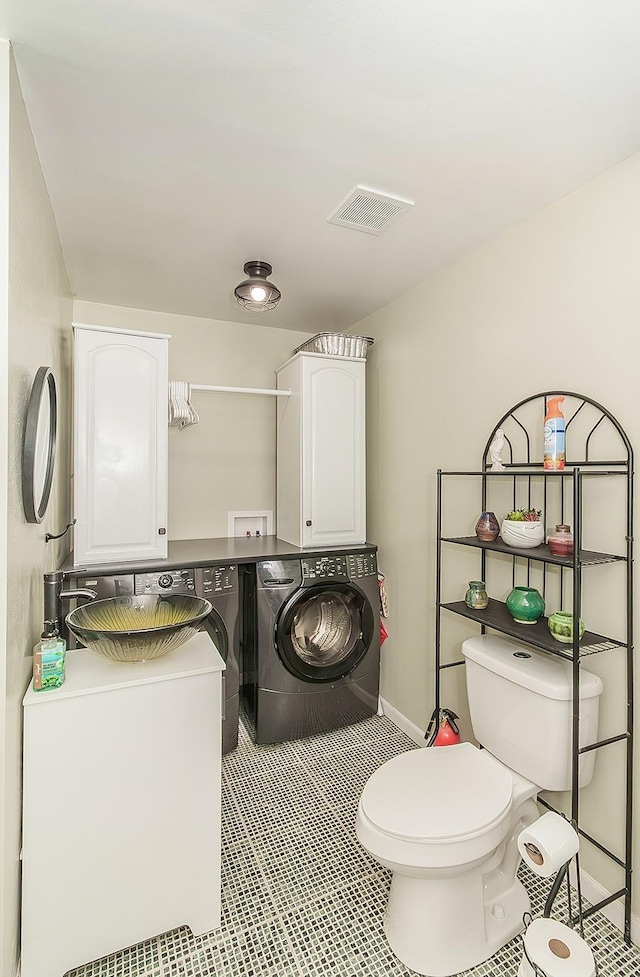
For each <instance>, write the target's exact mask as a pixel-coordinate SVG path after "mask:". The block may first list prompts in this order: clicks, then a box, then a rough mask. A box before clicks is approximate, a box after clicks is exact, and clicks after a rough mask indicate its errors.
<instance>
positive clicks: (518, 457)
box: [435, 390, 634, 945]
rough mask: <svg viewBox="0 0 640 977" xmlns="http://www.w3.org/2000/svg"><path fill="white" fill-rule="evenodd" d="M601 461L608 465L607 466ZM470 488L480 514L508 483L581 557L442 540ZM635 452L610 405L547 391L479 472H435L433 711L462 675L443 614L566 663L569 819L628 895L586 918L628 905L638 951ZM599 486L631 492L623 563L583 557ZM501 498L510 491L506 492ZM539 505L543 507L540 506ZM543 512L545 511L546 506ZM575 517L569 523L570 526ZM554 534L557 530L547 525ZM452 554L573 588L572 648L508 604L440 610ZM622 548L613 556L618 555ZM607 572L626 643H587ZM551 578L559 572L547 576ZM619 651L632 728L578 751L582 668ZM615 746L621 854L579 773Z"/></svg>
mask: <svg viewBox="0 0 640 977" xmlns="http://www.w3.org/2000/svg"><path fill="white" fill-rule="evenodd" d="M556 396H563V397H564V398H565V401H564V405H563V408H562V410H563V414H564V415H565V419H566V464H565V468H564V469H563V470H561V471H550V470H545V469H544V467H543V463H542V427H543V419H544V416H545V414H546V406H547V400H548V398H550V397H556ZM499 430H502V432H503V434H504V448H503V452H502V453H503V455H505V454H506V458H505V457H503V458H502V464H503V466H504V468H503V470H496V469H494V468H492V458H491V456H490V446H491V445H492V442H493V440H494V438H495V436H496V433H497V432H498V431H499ZM599 456H600V457H599ZM461 476H463V477H466V478H467V479H469V478H472V477H477V478H479V480H480V483H481V509H480V511H486V510H487V508H488V499H489V496H490V494H491V491H492V487H495V485H496V484H500V482H501V481H502V480H506V481H507V485H508V487H510V488H511V492H510V493H509V494H510V497H511V500H512V504H511V507H512V508H514V509H515V508H518V507H519V506H524V505H526V506H527V507H533V506H532V503H533V500H534V497H535V501H536V505H535V507H536V508H542V510H543V518H544V516H545V515H546V514H547V506H549V507H550V509H551V511H555V512H556V513H557V518H556V519H555V520H554V521H555V522H558V523H560V522H569V523H570V524H571V525H572V526H573V535H574V553H573V555H572V556H569V557H564V556H555V555H553V554H552V553H550V552H549V548H548V546H547V545H545V544H543V545H541V546H538V547H535V548H534V549H521V548H516V547H511V546H507V545H506V544H505V543H503V542H502V540H501V539H500V538H498V539H496V540H495V541H493V542H485V541H482V540H480V539H478V538H477V537H476V536H451V535H443V531H442V530H443V502H444V491H445V489H444V486H445V482H446V481H447V479H448V478H460V477H461ZM633 478H634V473H633V449H632V447H631V443H630V441H629V439H628V437H627V435H626V433H625V431H624V430H623V428H622V427H621V425H620V424H619V423H618V421H617V420H616V419H615V417H614V416H613V415H612V414H611V413H609V411H607V410H606V409H605V408H604V407H603V406H602V405H600V404H598V403H597V402H596V401H594V400H592V399H591V398H589V397H586V396H584V395H582V394H577V393H569V392H565V391H561V390H556V391H546V392H543V393H539V394H535V395H534V396H532V397H528V398H526V399H525V400H522V401H520V402H519V403H518V404H516V405H515V406H514V407H512V408H511V409H510V410H509V411H508V412H507V413H506V414H504V415H503V417H501V418H500V420H499V421H498V423H497V424H496V425H495V427H494V428H493V430H492V431H491V434H490V435H489V437H488V439H487V442H486V444H485V447H484V451H483V454H482V465H481V469H480V470H479V471H443V470H442V469H438V472H437V553H436V625H435V645H436V648H435V658H436V681H435V707H436V710H440V707H441V688H440V686H441V676H442V673H443V671H444V670H446V669H450V668H456V667H459V666H461V665H464V660H462V661H452V662H444V661H443V660H442V659H443V656H442V620H441V617H442V611H445V612H447V614H453V615H458V616H460V617H462V618H466V619H468V620H472V621H474V622H475V623H476V624H478V625H479V626H480V629H481V632H482V633H483V634H484V633H485V632H486V630H487V628H490V629H491V630H493V631H498V632H500V633H502V634H505V635H509V636H510V637H514V638H517V639H518V640H520V641H524V642H526V643H528V644H530V645H532V646H534V647H536V648H540V649H542V650H543V651H545V652H547V653H548V654H552V655H555V656H557V657H560V658H563V659H565V660H568V661H569V662H570V663H571V671H572V696H573V702H572V777H571V780H572V788H571V818H572V820H573V821H574V823H575V824H576V825H577V826H578V832H579V834H580V835H581V836H582V837H583V838H585V839H586V840H587V841H589V842H590V843H591V844H592V845H593V846H595V848H597V849H598V850H599V851H600V852H601V853H603V854H604V855H605V856H607V857H608V858H609V859H610V860H611V861H612V862H614V863H615V864H616V865H618V866H619V867H620V868H621V869H622V870H623V872H624V886H622V887H621V888H619V889H618V890H617V891H616V892H613V893H611V894H610V895H609V896H607V898H605V899H603V900H601V901H600V902H597V903H595V904H594V905H593V906H592V907H591V908H590V909H589V910H588V911H587V913H585V915H590V914H591V913H594V912H596V911H597V910H599V909H602V908H604V907H605V906H607V905H609V904H610V903H612V902H614V901H616V900H618V899H623V900H624V940H625V942H626V943H627V945H629V944H630V943H631V873H632V823H633V821H632V814H633V810H632V804H633ZM592 479H612V480H613V481H614V482H619V480H620V479H622V481H623V485H624V499H625V503H624V504H625V509H626V512H625V513H624V525H625V530H624V539H622V538H620V539H619V540H618V543H619V546H618V548H619V550H620V552H619V553H608V552H599V551H594V550H588V549H583V548H582V538H583V517H584V512H583V494H584V487H585V484H586V483H587V482H588V481H591V480H592ZM501 491H502V492H503V498H504V495H505V491H506V490H505V489H504V485H502V486H501ZM540 495H541V498H540ZM540 502H541V504H540ZM567 516H568V518H567ZM547 527H548V528H550V527H549V523H547ZM450 545H453V546H460V547H468V548H471V549H474V548H475V549H477V550H478V551H479V553H480V565H481V573H480V576H481V578H482V579H483V580H486V579H487V571H488V569H489V565H490V562H491V559H492V554H500V555H501V557H503V558H504V556H507V557H509V558H511V570H512V573H511V575H512V585H514V586H515V582H516V577H517V574H522V573H526V576H527V581H528V580H529V575H530V573H531V570H532V567H534V566H535V567H537V569H538V572H541V574H542V587H541V588H540V589H541V590H542V593H543V596H544V595H545V591H546V586H547V575H548V572H552V573H555V574H556V575H559V581H558V580H556V581H555V584H556V586H558V587H559V597H560V606H563V605H562V598H563V594H564V591H565V590H566V586H567V583H568V582H570V583H571V607H572V613H573V619H574V629H573V633H574V638H573V642H572V643H571V644H567V645H559V643H558V642H557V641H556V640H555V639H554V638H553V637H552V636H551V634H550V632H549V629H548V626H547V618H546V617H544V618H541V619H540V620H539V621H538V622H537V623H536V624H535V625H531V626H527V627H526V628H523V627H522V626H521V625H520V626H519V625H517V624H516V623H515V622H514V621H513V619H512V617H511V615H510V614H509V612H508V610H507V607H506V604H505V603H503V602H501V601H498V600H495V599H493V598H492V597H491V595H490V598H491V599H490V601H489V606H488V607H487V608H486V609H485V610H475V609H471V608H469V607H467V605H466V604H465V602H464V601H463V600H462V601H461V600H456V601H443V600H442V576H443V560H444V556H443V549H446V548H447V547H449V546H450ZM614 548H615V547H614ZM607 564H618V565H619V564H623V567H624V577H625V583H624V586H625V595H624V603H625V614H624V621H622V622H621V634H620V635H618V636H617V637H611V636H609V635H604V634H597V633H595V632H592V631H585V633H584V636H583V638H582V640H580V638H579V629H578V626H577V622H578V620H579V618H580V611H581V603H582V574H583V570H586V569H587V568H589V567H595V566H604V565H607ZM548 568H555V570H551V571H548ZM618 649H619V650H620V654H622V655H624V669H625V690H626V704H625V706H626V708H625V720H626V722H625V725H624V728H623V729H621V730H620V732H618V733H616V735H613V736H610V737H608V738H606V739H602V740H600V741H598V742H597V743H592V744H589V745H588V746H584V747H580V746H579V724H580V696H579V687H580V664H581V661H582V660H583V659H585V658H587V657H588V656H590V655H594V654H599V653H603V652H612V651H615V650H618ZM613 743H623V744H624V745H625V748H626V760H625V786H624V791H625V796H624V852H623V854H622V856H621V857H620V856H619V855H617V854H615V852H613V851H612V850H611V849H610V848H609V847H608V846H607V845H606V844H605V843H604V842H603V841H602V840H599V839H596V838H594V837H593V836H592V835H590V834H587V832H586V831H585V830H584V829H583V828H581V827H580V792H579V788H578V770H579V758H580V755H581V754H583V753H586V752H590V751H592V750H600V749H601V748H603V747H606V746H609V745H611V744H613ZM538 800H539V802H540V803H541V804H543V805H544V806H545V807H547V808H549V809H550V810H555V808H553V806H552V805H551V804H549V803H548V802H547V801H545V800H543V799H542V798H538Z"/></svg>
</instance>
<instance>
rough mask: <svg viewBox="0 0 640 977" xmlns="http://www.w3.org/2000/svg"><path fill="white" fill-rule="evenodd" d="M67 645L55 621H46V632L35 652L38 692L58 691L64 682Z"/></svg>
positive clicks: (34, 684) (35, 674)
mask: <svg viewBox="0 0 640 977" xmlns="http://www.w3.org/2000/svg"><path fill="white" fill-rule="evenodd" d="M66 653H67V644H66V642H65V640H64V638H61V637H60V635H59V633H58V629H57V627H56V623H55V621H45V622H44V631H43V632H42V636H41V638H40V641H39V643H38V644H37V645H36V647H35V648H34V650H33V688H34V690H35V691H36V692H45V691H46V690H47V689H58V688H60V686H61V685H62V683H63V682H64V663H65V657H66Z"/></svg>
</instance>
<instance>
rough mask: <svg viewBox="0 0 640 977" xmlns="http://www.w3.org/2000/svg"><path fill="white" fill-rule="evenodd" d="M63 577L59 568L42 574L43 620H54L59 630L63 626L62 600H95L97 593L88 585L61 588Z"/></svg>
mask: <svg viewBox="0 0 640 977" xmlns="http://www.w3.org/2000/svg"><path fill="white" fill-rule="evenodd" d="M63 579H64V577H63V574H62V571H61V570H56V571H55V572H54V573H45V575H44V619H45V621H55V623H56V627H57V628H58V630H59V631H62V628H63V624H64V621H63V611H62V602H63V601H65V600H79V599H84V600H96V599H97V597H98V594H97V593H96V591H95V590H89V588H88V587H79V588H78V590H63V589H62V581H63Z"/></svg>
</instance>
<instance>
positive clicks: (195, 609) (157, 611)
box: [65, 594, 212, 662]
mask: <svg viewBox="0 0 640 977" xmlns="http://www.w3.org/2000/svg"><path fill="white" fill-rule="evenodd" d="M211 610H212V608H211V604H210V603H209V601H208V600H204V598H202V597H191V596H190V595H188V594H168V595H166V596H163V595H153V594H144V595H141V596H139V597H138V596H136V597H111V598H109V599H108V600H95V601H92V602H91V603H90V604H83V605H81V606H80V607H76V608H75V609H74V610H73V611H71V612H70V613H69V614H67V616H66V619H65V620H66V623H67V627H68V628H69V630H70V631H71V632H73V634H75V636H76V638H77V639H78V641H80V642H81V643H82V644H83V645H86V647H87V648H88V649H89V650H90V651H93V652H95V654H97V655H101V656H102V657H103V658H111V659H113V660H114V661H119V662H142V661H148V660H149V659H151V658H160V656H161V655H166V654H167V652H168V651H172V650H173V649H174V648H179V647H180V645H182V644H184V642H185V641H188V640H189V638H192V637H193V635H194V634H195V633H196V632H197V631H198V628H199V626H200V624H201V622H202V621H203V620H204V619H205V617H207V616H208V615H209V614H210V613H211Z"/></svg>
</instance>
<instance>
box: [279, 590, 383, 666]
mask: <svg viewBox="0 0 640 977" xmlns="http://www.w3.org/2000/svg"><path fill="white" fill-rule="evenodd" d="M374 625H375V618H374V614H373V609H372V607H371V604H370V603H369V601H368V599H367V597H366V596H365V594H363V592H362V591H361V590H360V588H359V587H356V586H355V584H351V583H341V582H340V581H326V582H323V583H322V584H317V585H315V586H313V587H308V588H304V589H302V590H298V591H296V593H295V594H293V596H292V597H291V598H290V599H289V600H288V601H287V603H286V604H285V605H284V606H283V608H282V610H281V612H280V614H279V616H278V620H277V621H276V628H275V643H276V648H277V650H278V654H279V656H280V659H281V660H282V663H283V664H284V665H285V667H286V668H287V669H288V671H290V672H291V673H292V674H293V675H295V676H296V677H297V678H301V679H305V680H306V681H311V682H332V681H333V680H335V679H338V678H342V677H343V676H344V675H348V674H349V672H351V671H353V669H354V668H355V667H356V665H357V664H358V663H359V662H360V661H361V660H362V658H363V657H364V655H365V654H366V653H367V650H368V648H369V647H370V645H371V641H372V638H373V634H374Z"/></svg>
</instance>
